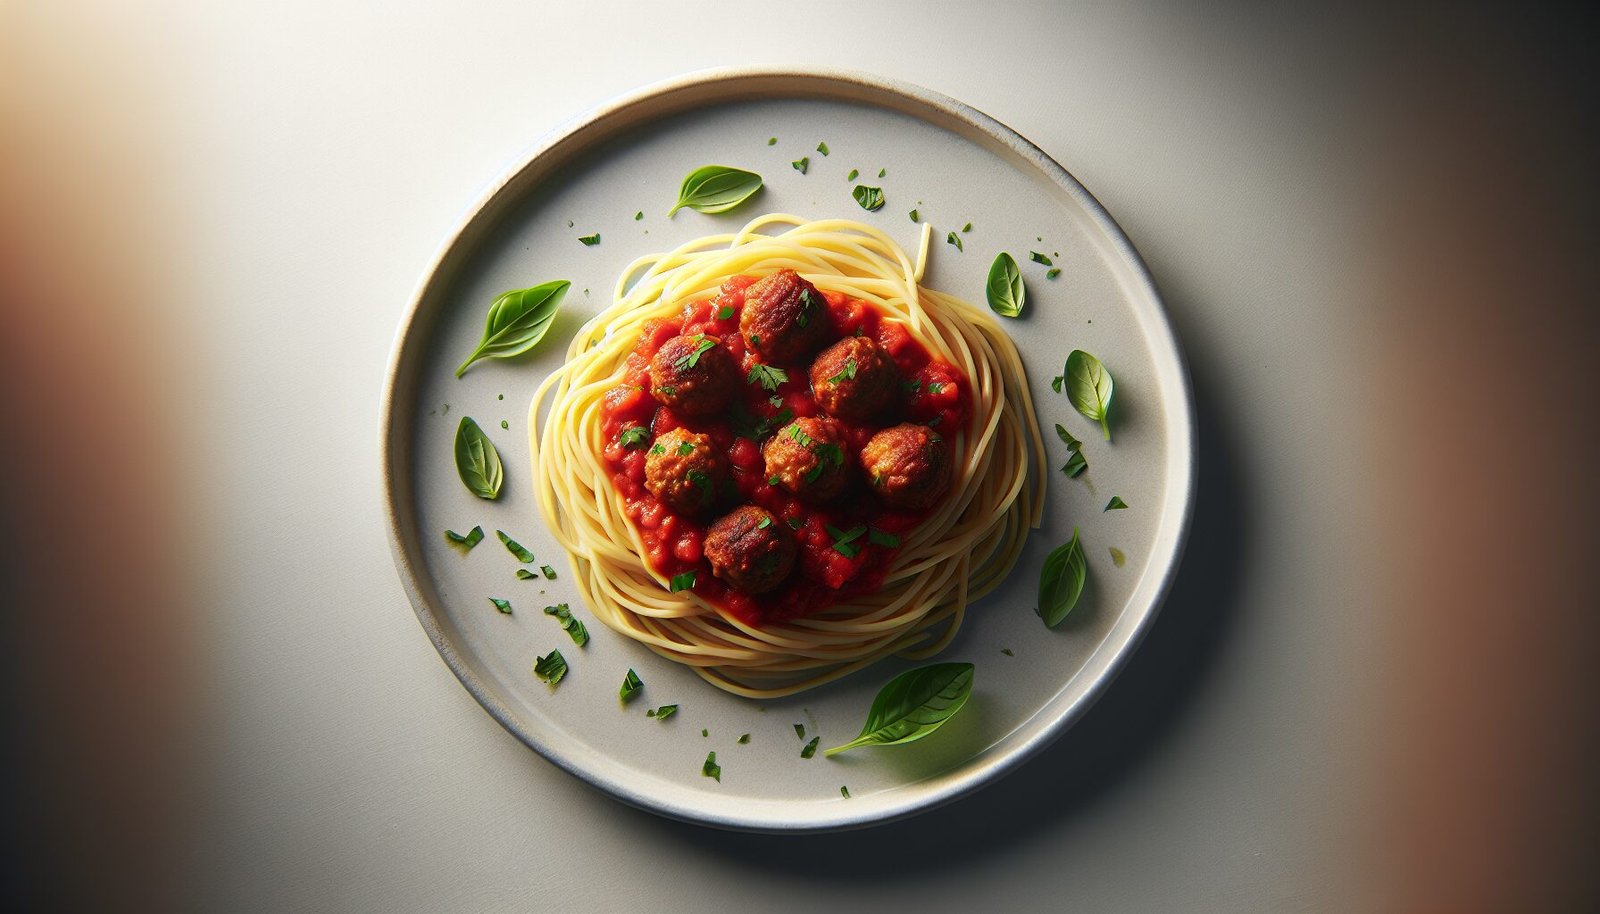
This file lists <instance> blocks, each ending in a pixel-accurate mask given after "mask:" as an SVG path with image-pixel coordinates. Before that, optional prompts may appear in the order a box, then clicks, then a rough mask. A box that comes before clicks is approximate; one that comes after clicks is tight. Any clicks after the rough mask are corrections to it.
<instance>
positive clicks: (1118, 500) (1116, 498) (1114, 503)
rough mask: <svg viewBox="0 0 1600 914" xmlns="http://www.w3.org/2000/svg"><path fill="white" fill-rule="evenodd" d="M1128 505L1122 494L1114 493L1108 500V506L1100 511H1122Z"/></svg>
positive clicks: (1102, 512)
mask: <svg viewBox="0 0 1600 914" xmlns="http://www.w3.org/2000/svg"><path fill="white" fill-rule="evenodd" d="M1127 506H1128V503H1127V502H1125V501H1123V500H1122V496H1121V495H1113V496H1111V500H1110V501H1108V502H1106V506H1105V507H1104V508H1101V509H1100V513H1101V514H1104V513H1106V512H1107V511H1120V510H1121V509H1123V508H1126V507H1127Z"/></svg>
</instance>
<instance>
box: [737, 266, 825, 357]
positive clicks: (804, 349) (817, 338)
mask: <svg viewBox="0 0 1600 914" xmlns="http://www.w3.org/2000/svg"><path fill="white" fill-rule="evenodd" d="M739 332H740V333H743V334H744V338H745V340H746V341H748V342H749V344H750V348H751V349H754V350H755V351H756V352H757V353H759V354H760V355H761V357H762V358H763V359H765V360H766V361H769V362H778V363H792V362H796V361H799V360H800V359H803V358H805V357H806V356H808V355H810V354H811V353H813V352H816V351H817V350H818V349H819V348H821V347H822V344H824V343H826V342H827V341H828V337H830V336H832V335H833V327H832V322H831V321H830V320H829V319H828V302H827V299H825V298H823V297H822V293H821V292H818V291H817V287H816V286H813V285H812V284H811V283H809V282H806V281H805V280H803V279H801V278H800V274H798V273H796V272H795V271H793V270H779V271H778V272H776V273H773V274H772V275H771V276H768V277H765V278H764V279H759V280H756V281H755V282H754V283H752V284H751V285H750V287H749V288H747V289H745V290H744V310H742V311H741V312H740V313H739Z"/></svg>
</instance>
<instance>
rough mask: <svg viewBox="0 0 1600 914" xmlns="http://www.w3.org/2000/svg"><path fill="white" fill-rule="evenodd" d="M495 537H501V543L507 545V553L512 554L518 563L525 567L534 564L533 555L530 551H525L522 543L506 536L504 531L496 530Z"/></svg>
mask: <svg viewBox="0 0 1600 914" xmlns="http://www.w3.org/2000/svg"><path fill="white" fill-rule="evenodd" d="M494 535H495V536H498V537H500V542H502V543H505V544H506V551H507V552H510V553H511V554H512V555H514V556H516V557H517V561H519V562H521V563H522V564H524V565H531V564H533V553H531V552H529V551H528V550H526V549H524V548H523V547H522V544H521V543H519V542H517V541H516V540H514V539H512V538H511V537H509V536H506V532H505V531H504V530H496V531H495V532H494Z"/></svg>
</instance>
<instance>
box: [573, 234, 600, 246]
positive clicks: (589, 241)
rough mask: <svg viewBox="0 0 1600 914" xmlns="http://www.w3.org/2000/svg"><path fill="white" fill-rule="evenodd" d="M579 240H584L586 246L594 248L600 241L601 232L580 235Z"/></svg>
mask: <svg viewBox="0 0 1600 914" xmlns="http://www.w3.org/2000/svg"><path fill="white" fill-rule="evenodd" d="M578 240H579V241H581V242H583V246H584V247H588V248H592V247H594V246H595V245H597V244H599V243H600V233H599V232H595V233H594V234H593V235H579V236H578Z"/></svg>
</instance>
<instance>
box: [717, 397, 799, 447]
mask: <svg viewBox="0 0 1600 914" xmlns="http://www.w3.org/2000/svg"><path fill="white" fill-rule="evenodd" d="M773 399H774V400H778V402H779V403H782V402H783V401H782V400H779V399H778V398H777V397H774V398H773ZM793 418H794V411H793V410H789V409H782V410H779V411H778V414H777V415H776V416H772V417H771V418H767V419H757V418H756V417H755V416H752V415H750V413H749V412H748V411H746V410H745V409H744V408H743V407H741V406H739V405H737V404H735V405H734V410H733V416H732V418H731V422H732V424H733V433H734V434H735V435H738V436H739V437H740V438H749V439H750V440H751V441H760V440H761V439H762V438H765V437H767V436H768V435H770V434H772V430H773V429H775V428H780V427H782V426H784V425H787V424H788V423H789V420H790V419H793Z"/></svg>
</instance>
